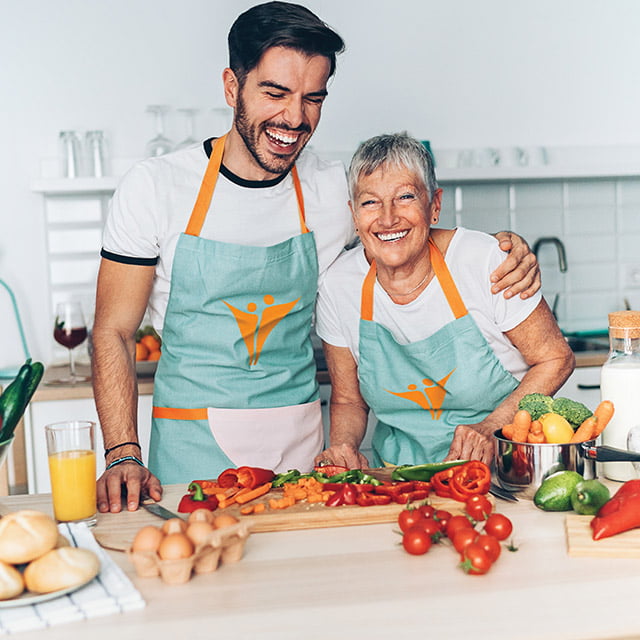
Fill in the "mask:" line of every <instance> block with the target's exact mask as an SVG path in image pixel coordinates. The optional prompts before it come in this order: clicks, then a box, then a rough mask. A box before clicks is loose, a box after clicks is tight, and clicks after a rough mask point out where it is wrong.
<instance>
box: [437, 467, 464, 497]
mask: <svg viewBox="0 0 640 640" xmlns="http://www.w3.org/2000/svg"><path fill="white" fill-rule="evenodd" d="M463 466H464V465H463ZM459 468H460V467H450V468H449V469H443V470H442V471H438V473H434V474H433V477H432V478H431V487H432V488H433V490H434V491H435V492H436V495H437V496H438V497H440V498H450V497H451V489H450V488H449V483H450V481H451V478H452V477H453V474H454V473H455V470H456V469H459Z"/></svg>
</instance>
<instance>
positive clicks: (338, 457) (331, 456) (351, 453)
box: [315, 444, 369, 469]
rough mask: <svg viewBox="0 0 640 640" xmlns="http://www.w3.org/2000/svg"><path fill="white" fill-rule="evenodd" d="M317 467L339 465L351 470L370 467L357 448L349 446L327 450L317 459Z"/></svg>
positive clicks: (339, 446)
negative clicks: (329, 464) (328, 464)
mask: <svg viewBox="0 0 640 640" xmlns="http://www.w3.org/2000/svg"><path fill="white" fill-rule="evenodd" d="M315 463H316V465H319V464H321V463H322V464H327V463H331V464H337V465H340V466H341V467H347V468H349V469H366V468H368V467H369V461H368V460H367V458H366V457H365V456H363V455H362V454H361V453H360V452H359V451H358V450H357V449H356V448H355V447H352V446H349V445H347V444H340V445H334V446H332V447H329V448H328V449H325V450H324V451H323V452H322V453H321V454H320V455H317V456H316V458H315Z"/></svg>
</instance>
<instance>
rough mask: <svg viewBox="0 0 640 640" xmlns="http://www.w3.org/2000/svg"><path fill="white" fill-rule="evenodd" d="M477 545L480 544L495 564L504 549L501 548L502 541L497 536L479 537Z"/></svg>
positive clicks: (483, 535) (485, 535) (482, 535)
mask: <svg viewBox="0 0 640 640" xmlns="http://www.w3.org/2000/svg"><path fill="white" fill-rule="evenodd" d="M476 544H479V545H480V546H481V547H482V548H483V549H484V550H485V551H486V552H487V554H488V555H489V558H490V559H491V562H495V561H496V560H497V559H498V558H499V557H500V552H501V551H502V547H501V546H500V541H499V540H498V538H496V537H495V536H490V535H487V534H486V533H483V534H481V535H479V536H478V539H477V540H476Z"/></svg>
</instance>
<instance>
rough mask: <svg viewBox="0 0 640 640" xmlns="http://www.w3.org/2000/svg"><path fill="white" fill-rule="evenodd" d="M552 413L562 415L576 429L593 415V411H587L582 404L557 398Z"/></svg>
mask: <svg viewBox="0 0 640 640" xmlns="http://www.w3.org/2000/svg"><path fill="white" fill-rule="evenodd" d="M552 411H553V412H554V413H558V414H560V415H561V416H562V417H563V418H564V419H565V420H566V421H567V422H568V423H569V424H570V425H571V426H572V427H573V428H574V429H577V428H578V427H579V426H580V425H581V424H582V423H583V422H584V421H585V420H586V419H587V418H589V417H591V416H592V415H593V411H590V410H589V409H587V407H585V406H584V405H583V404H582V403H581V402H576V401H575V400H570V399H569V398H555V400H554V401H553V404H552Z"/></svg>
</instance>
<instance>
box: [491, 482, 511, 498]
mask: <svg viewBox="0 0 640 640" xmlns="http://www.w3.org/2000/svg"><path fill="white" fill-rule="evenodd" d="M489 493H490V494H491V495H492V496H495V497H496V498H500V499H501V500H506V501H507V502H518V498H517V497H516V496H515V495H514V494H513V493H511V492H510V491H507V490H506V489H503V488H502V487H499V486H498V485H497V484H493V482H492V483H491V486H490V487H489Z"/></svg>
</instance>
